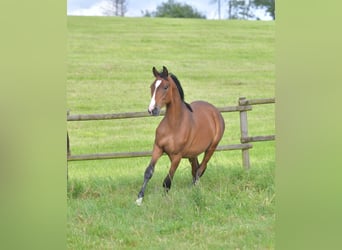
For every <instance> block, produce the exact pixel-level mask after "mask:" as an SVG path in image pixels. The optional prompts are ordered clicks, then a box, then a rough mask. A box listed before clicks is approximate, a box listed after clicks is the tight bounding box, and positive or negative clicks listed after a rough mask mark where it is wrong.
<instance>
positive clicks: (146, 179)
mask: <svg viewBox="0 0 342 250" xmlns="http://www.w3.org/2000/svg"><path fill="white" fill-rule="evenodd" d="M162 154H163V150H162V149H161V148H159V147H158V146H157V145H154V147H153V152H152V159H151V161H150V164H149V165H148V166H147V168H146V170H145V173H144V182H143V185H142V187H141V189H140V192H139V193H138V199H137V200H136V201H135V202H136V203H137V205H138V206H140V205H141V203H142V200H143V198H144V195H145V189H146V186H147V183H148V182H149V180H150V179H151V178H152V176H153V172H154V167H155V165H156V163H157V161H158V159H159V158H160V156H161V155H162Z"/></svg>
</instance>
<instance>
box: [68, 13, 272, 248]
mask: <svg viewBox="0 0 342 250" xmlns="http://www.w3.org/2000/svg"><path fill="white" fill-rule="evenodd" d="M68 29H69V47H68V48H69V53H68V82H67V102H68V103H67V104H68V108H69V109H70V112H71V113H72V114H76V113H111V112H129V111H145V110H146V108H147V105H148V102H149V98H150V96H149V95H150V92H149V85H150V83H151V81H152V80H153V77H152V72H151V69H152V66H157V67H158V68H159V67H161V66H162V65H165V66H167V67H168V68H169V69H170V71H172V72H173V73H175V74H176V75H177V77H178V78H179V79H180V81H181V83H182V86H183V88H184V92H185V99H186V101H188V102H191V101H194V100H198V99H203V100H207V101H209V102H211V103H213V104H214V105H216V106H227V105H235V104H236V103H237V99H238V97H239V96H246V97H247V98H268V97H273V96H274V62H273V55H274V23H273V22H246V21H209V20H179V19H145V18H138V19H136V18H104V17H68ZM224 118H225V121H226V125H227V127H226V132H225V135H224V137H223V139H222V142H221V144H233V143H239V137H240V133H239V118H238V113H229V114H224ZM160 119H161V117H153V118H152V117H151V118H139V119H130V120H111V121H89V122H69V123H68V131H69V135H70V139H71V149H72V153H73V154H81V153H96V152H113V151H141V150H151V149H152V143H153V140H154V130H155V128H156V126H157V125H158V123H159V121H160ZM248 121H249V128H250V135H265V134H274V133H275V132H274V105H263V106H255V108H254V110H253V111H251V112H249V113H248ZM250 153H251V165H252V168H251V170H250V171H245V170H243V168H242V166H241V152H240V151H229V152H216V153H215V154H214V155H213V157H212V159H211V160H210V161H209V164H208V168H207V171H206V173H205V174H204V175H203V178H201V180H200V183H199V185H198V186H195V187H193V186H192V185H191V180H192V177H191V167H190V165H189V163H188V161H187V160H186V159H184V160H182V162H181V164H180V166H179V168H178V170H177V172H176V174H175V177H174V181H173V183H172V189H171V191H170V192H169V193H168V194H165V193H164V191H163V189H162V181H163V179H164V177H165V175H166V174H167V172H168V168H169V160H168V158H167V157H165V156H164V157H162V158H161V159H160V160H159V161H158V164H157V166H156V170H155V174H154V176H153V178H152V179H151V181H150V183H149V185H148V187H147V190H146V194H145V195H146V196H145V199H144V203H143V205H142V206H141V207H137V206H136V205H135V203H134V201H135V199H136V196H137V192H138V191H139V188H140V186H141V184H142V181H143V173H144V170H145V168H146V166H147V164H148V162H149V158H145V157H144V158H132V159H117V160H98V161H82V162H69V181H68V196H67V197H68V214H67V217H68V225H67V240H68V248H70V249H272V248H274V222H275V215H274V206H275V193H274V170H275V156H274V154H275V149H274V142H263V143H255V144H254V148H253V149H251V150H250Z"/></svg>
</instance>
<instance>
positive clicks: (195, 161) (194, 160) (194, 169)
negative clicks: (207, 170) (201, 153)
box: [189, 156, 199, 184]
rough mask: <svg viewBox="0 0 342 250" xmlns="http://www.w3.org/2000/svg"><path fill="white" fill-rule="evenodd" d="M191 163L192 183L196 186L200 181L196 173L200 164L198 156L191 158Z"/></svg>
mask: <svg viewBox="0 0 342 250" xmlns="http://www.w3.org/2000/svg"><path fill="white" fill-rule="evenodd" d="M189 162H190V164H191V168H192V172H191V173H192V183H193V184H196V182H197V181H198V178H196V173H197V170H198V168H199V162H198V158H197V156H196V157H194V158H189Z"/></svg>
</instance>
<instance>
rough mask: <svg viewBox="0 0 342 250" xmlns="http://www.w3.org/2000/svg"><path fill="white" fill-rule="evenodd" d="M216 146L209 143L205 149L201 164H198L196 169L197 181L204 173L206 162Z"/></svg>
mask: <svg viewBox="0 0 342 250" xmlns="http://www.w3.org/2000/svg"><path fill="white" fill-rule="evenodd" d="M216 147H217V144H215V145H211V146H210V147H209V148H208V149H207V150H206V151H205V153H204V157H203V160H202V162H201V165H200V166H199V168H198V169H197V172H196V181H198V180H199V178H200V177H202V175H203V174H204V172H205V170H206V169H207V164H208V162H209V160H210V158H211V156H212V155H213V154H214V152H215V149H216Z"/></svg>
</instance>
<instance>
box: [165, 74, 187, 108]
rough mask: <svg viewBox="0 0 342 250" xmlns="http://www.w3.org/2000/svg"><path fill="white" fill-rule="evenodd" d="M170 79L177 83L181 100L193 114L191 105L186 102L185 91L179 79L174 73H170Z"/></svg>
mask: <svg viewBox="0 0 342 250" xmlns="http://www.w3.org/2000/svg"><path fill="white" fill-rule="evenodd" d="M170 77H171V78H172V80H173V81H174V82H175V84H176V86H177V89H178V91H179V94H180V97H181V100H182V101H183V102H184V103H185V105H186V107H187V108H188V109H189V110H190V111H191V112H192V108H191V106H190V104H188V103H186V102H185V101H184V91H183V88H182V86H181V84H180V82H179V80H178V78H177V77H176V76H175V75H174V74H172V73H170Z"/></svg>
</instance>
